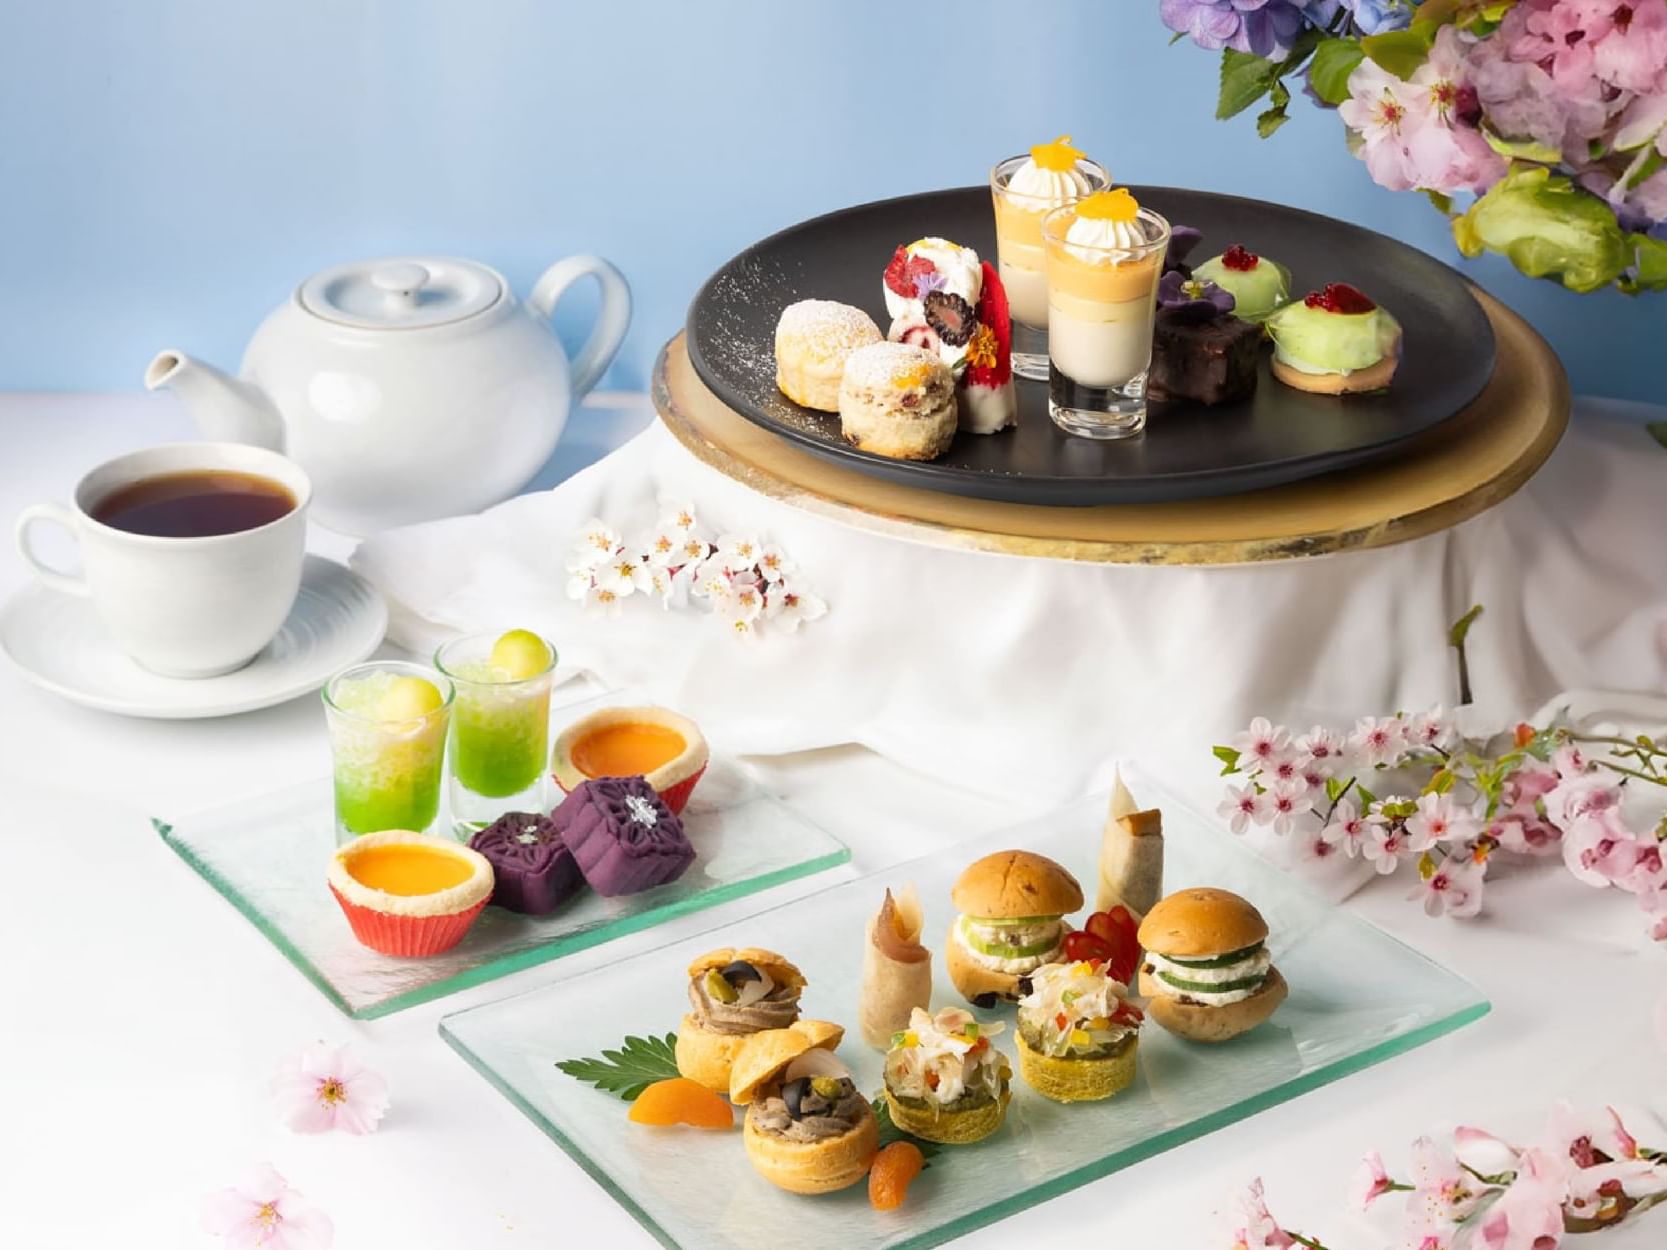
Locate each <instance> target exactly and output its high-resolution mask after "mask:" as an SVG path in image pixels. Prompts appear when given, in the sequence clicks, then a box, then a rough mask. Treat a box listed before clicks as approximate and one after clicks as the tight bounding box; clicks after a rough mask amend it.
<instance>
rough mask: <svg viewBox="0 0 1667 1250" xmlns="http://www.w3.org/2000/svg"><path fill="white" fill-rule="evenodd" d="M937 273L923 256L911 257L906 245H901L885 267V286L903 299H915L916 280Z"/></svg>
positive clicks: (916, 293)
mask: <svg viewBox="0 0 1667 1250" xmlns="http://www.w3.org/2000/svg"><path fill="white" fill-rule="evenodd" d="M937 272H938V267H937V266H936V265H934V264H933V263H932V262H931V261H930V260H928V259H927V258H926V257H924V256H911V255H909V249H908V247H907V246H906V245H901V246H899V247H898V249H897V250H896V251H895V252H893V253H892V256H891V263H890V264H889V265H887V266H886V286H887V287H888V288H890V289H891V290H893V291H895V292H896V293H897V294H899V295H901V296H902V297H903V298H904V299H915V298H917V297H918V296H919V294H920V291H919V288H918V287H917V286H916V284H915V280H916V279H917V278H920V277H923V276H925V275H927V274H933V273H937Z"/></svg>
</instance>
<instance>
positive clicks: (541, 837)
mask: <svg viewBox="0 0 1667 1250" xmlns="http://www.w3.org/2000/svg"><path fill="white" fill-rule="evenodd" d="M469 845H470V846H471V847H472V848H473V849H475V850H477V851H479V852H480V853H481V854H482V855H484V856H486V860H487V862H488V863H490V864H491V865H492V873H493V877H494V881H493V886H492V903H493V905H494V906H497V907H502V908H505V909H506V910H508V911H518V912H522V913H523V914H525V915H528V916H547V915H549V914H550V913H551V912H553V911H555V910H556V908H558V907H560V906H561V905H562V904H563V903H565V902H566V901H567V900H568V899H570V898H572V897H573V895H574V894H576V893H577V892H578V891H579V889H580V888H581V887H582V886H583V885H584V883H585V879H584V876H583V874H581V873H580V872H579V865H578V864H577V863H575V862H574V859H573V852H572V851H571V850H569V849H568V847H567V844H566V843H565V842H564V841H562V836H561V833H560V831H559V830H558V829H557V828H556V824H555V822H554V821H553V820H551V819H550V818H549V817H548V816H540V815H537V814H536V813H531V812H507V813H505V814H504V815H502V816H500V817H498V819H497V820H495V821H493V822H492V823H491V824H489V825H487V826H486V828H484V829H482V830H481V831H480V832H479V833H477V834H475V836H474V837H473V838H471V839H470V841H469Z"/></svg>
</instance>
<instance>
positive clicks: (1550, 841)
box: [1487, 816, 1562, 855]
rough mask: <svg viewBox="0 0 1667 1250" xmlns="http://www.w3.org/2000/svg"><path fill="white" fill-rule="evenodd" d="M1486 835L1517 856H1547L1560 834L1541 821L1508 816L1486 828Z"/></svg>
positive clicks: (1555, 844)
mask: <svg viewBox="0 0 1667 1250" xmlns="http://www.w3.org/2000/svg"><path fill="white" fill-rule="evenodd" d="M1487 835H1488V837H1490V838H1492V839H1493V840H1494V841H1495V842H1497V843H1499V845H1500V846H1501V847H1502V848H1504V849H1505V850H1507V851H1511V852H1513V853H1515V854H1517V855H1549V854H1551V853H1552V852H1554V851H1555V850H1556V849H1557V843H1558V841H1559V840H1560V839H1561V838H1562V834H1560V833H1558V831H1557V830H1556V829H1555V828H1553V827H1552V826H1551V825H1548V824H1547V823H1546V822H1545V821H1543V820H1538V819H1534V818H1522V817H1515V816H1508V817H1505V818H1503V819H1501V820H1496V821H1494V822H1493V823H1492V824H1490V825H1489V826H1488V827H1487Z"/></svg>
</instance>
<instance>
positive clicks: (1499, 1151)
mask: <svg viewBox="0 0 1667 1250" xmlns="http://www.w3.org/2000/svg"><path fill="white" fill-rule="evenodd" d="M1453 1155H1454V1157H1455V1158H1457V1159H1458V1161H1459V1163H1460V1164H1461V1165H1462V1166H1464V1167H1467V1168H1469V1169H1470V1170H1471V1171H1472V1172H1476V1173H1479V1174H1480V1175H1482V1176H1504V1175H1506V1174H1508V1173H1511V1172H1515V1171H1516V1170H1517V1160H1518V1159H1519V1158H1520V1157H1521V1155H1522V1151H1520V1150H1518V1149H1517V1148H1516V1147H1515V1146H1513V1145H1511V1144H1510V1143H1509V1142H1506V1141H1503V1140H1502V1139H1500V1138H1498V1137H1495V1136H1494V1135H1493V1134H1492V1133H1489V1132H1487V1131H1486V1130H1484V1129H1479V1128H1471V1127H1470V1126H1469V1125H1460V1126H1459V1127H1458V1128H1457V1129H1455V1130H1453Z"/></svg>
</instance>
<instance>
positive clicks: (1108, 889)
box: [1094, 772, 1163, 920]
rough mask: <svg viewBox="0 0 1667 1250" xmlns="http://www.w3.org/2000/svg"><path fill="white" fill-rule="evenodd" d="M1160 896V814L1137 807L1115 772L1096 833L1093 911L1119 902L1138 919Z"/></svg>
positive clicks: (1161, 830)
mask: <svg viewBox="0 0 1667 1250" xmlns="http://www.w3.org/2000/svg"><path fill="white" fill-rule="evenodd" d="M1162 897H1163V814H1162V813H1161V812H1159V811H1158V809H1157V808H1155V807H1154V808H1149V809H1147V810H1145V811H1142V810H1140V808H1139V806H1138V805H1137V804H1136V803H1135V801H1134V796H1133V795H1132V794H1130V793H1129V788H1128V787H1127V786H1126V785H1124V784H1123V774H1122V773H1121V772H1119V773H1118V774H1117V784H1116V785H1115V786H1113V787H1112V791H1111V810H1110V811H1109V812H1107V814H1106V825H1105V830H1104V832H1103V833H1101V835H1100V882H1099V890H1098V891H1097V893H1096V895H1095V899H1094V910H1095V911H1110V910H1111V909H1112V908H1113V907H1116V906H1118V905H1119V904H1121V905H1122V906H1124V907H1126V908H1128V909H1129V911H1130V912H1132V913H1133V914H1134V918H1135V919H1136V920H1139V919H1140V918H1141V917H1143V916H1144V915H1145V914H1146V913H1147V912H1149V911H1151V910H1152V905H1153V904H1154V903H1156V902H1157V901H1158V900H1159V899H1160V898H1162Z"/></svg>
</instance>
